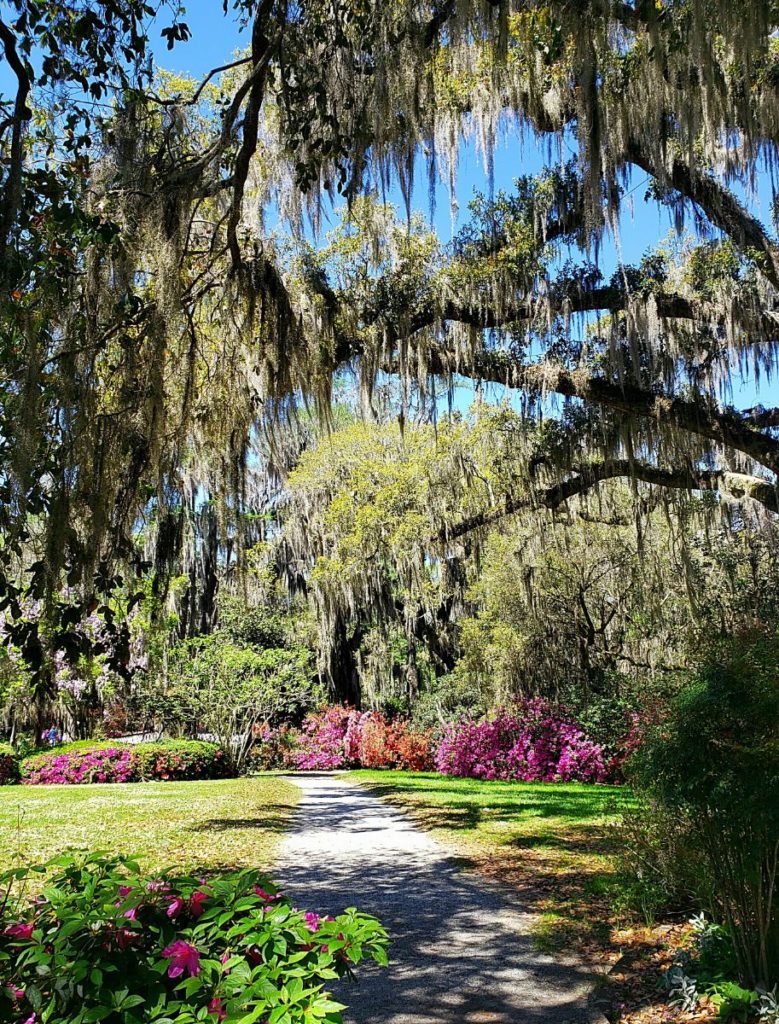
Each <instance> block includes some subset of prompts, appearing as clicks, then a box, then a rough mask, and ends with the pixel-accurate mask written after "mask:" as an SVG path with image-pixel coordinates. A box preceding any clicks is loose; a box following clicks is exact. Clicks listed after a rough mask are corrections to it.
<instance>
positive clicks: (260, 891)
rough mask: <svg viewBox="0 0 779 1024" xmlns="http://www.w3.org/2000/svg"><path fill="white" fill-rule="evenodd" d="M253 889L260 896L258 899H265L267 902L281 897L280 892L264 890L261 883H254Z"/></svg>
mask: <svg viewBox="0 0 779 1024" xmlns="http://www.w3.org/2000/svg"><path fill="white" fill-rule="evenodd" d="M254 891H255V893H256V894H257V895H258V896H259V897H260V899H263V900H265V901H266V902H267V903H272V902H273V901H274V900H278V899H281V895H282V894H281V893H280V892H277V893H272V892H265V890H264V889H263V888H262V886H261V885H255V887H254Z"/></svg>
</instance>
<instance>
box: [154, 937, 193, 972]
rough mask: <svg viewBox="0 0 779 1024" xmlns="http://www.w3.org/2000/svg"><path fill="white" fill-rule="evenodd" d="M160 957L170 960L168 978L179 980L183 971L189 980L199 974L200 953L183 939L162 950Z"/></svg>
mask: <svg viewBox="0 0 779 1024" xmlns="http://www.w3.org/2000/svg"><path fill="white" fill-rule="evenodd" d="M162 955H163V956H164V957H167V958H168V959H169V960H170V967H168V977H169V978H180V977H181V975H182V974H183V973H184V971H187V973H188V974H189V976H190V978H194V976H195V975H196V974H200V953H198V951H197V950H196V949H195V947H194V946H192V945H190V944H189V943H188V942H184V940H183V939H176V941H175V942H171V944H170V945H169V946H166V947H165V949H163V951H162Z"/></svg>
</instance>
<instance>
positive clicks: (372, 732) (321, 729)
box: [292, 705, 432, 771]
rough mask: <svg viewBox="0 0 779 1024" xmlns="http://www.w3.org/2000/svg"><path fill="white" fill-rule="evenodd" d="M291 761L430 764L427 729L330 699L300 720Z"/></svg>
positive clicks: (307, 766)
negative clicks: (326, 704)
mask: <svg viewBox="0 0 779 1024" xmlns="http://www.w3.org/2000/svg"><path fill="white" fill-rule="evenodd" d="M292 763H293V764H294V765H295V767H297V768H300V769H302V770H303V771H312V770H317V769H318V770H320V771H321V770H327V769H333V768H345V767H351V768H404V769H408V770H413V771H422V770H424V769H425V768H430V767H432V750H431V738H430V735H429V733H426V732H420V731H419V730H417V729H414V728H413V727H412V726H411V725H410V723H409V722H407V721H406V720H404V719H394V720H393V721H388V720H387V719H386V718H385V717H384V716H383V715H381V714H379V713H378V712H376V711H356V710H354V709H350V708H346V707H340V706H338V705H334V706H332V707H328V708H325V709H324V710H322V711H318V712H316V713H313V714H309V715H308V716H307V717H306V719H305V721H304V722H303V727H302V730H301V733H300V737H299V741H298V749H297V750H296V751H295V753H294V754H293V755H292Z"/></svg>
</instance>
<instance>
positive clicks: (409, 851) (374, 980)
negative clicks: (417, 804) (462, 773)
mask: <svg viewBox="0 0 779 1024" xmlns="http://www.w3.org/2000/svg"><path fill="white" fill-rule="evenodd" d="M290 781H291V782H294V783H295V785H297V786H299V787H300V788H301V789H302V790H303V798H302V800H301V803H300V805H299V807H298V810H297V812H296V816H295V819H294V822H293V826H292V830H291V832H289V833H288V834H287V836H286V838H285V840H284V842H283V845H282V849H281V852H280V857H279V860H278V861H277V864H276V870H275V875H276V877H277V879H278V880H279V882H280V883H281V884H282V885H283V886H284V887H285V888H287V889H288V891H289V892H292V893H294V894H295V900H296V901H297V902H299V903H300V905H301V906H307V907H310V908H312V909H314V910H317V911H319V912H321V913H338V912H340V911H341V910H343V909H344V908H345V907H350V906H356V907H358V909H360V910H362V911H365V912H366V913H372V914H375V915H376V916H377V917H378V918H379V919H380V920H381V922H382V923H383V924H384V926H385V927H386V928H387V930H388V931H389V933H390V936H391V937H392V940H393V944H392V947H391V949H390V967H389V969H388V970H387V969H384V970H380V969H374V968H372V967H371V968H366V967H364V966H363V965H361V966H360V968H359V976H358V980H357V982H356V983H353V984H352V983H348V984H347V983H344V984H342V985H341V986H339V987H337V988H336V990H335V995H336V998H341V999H342V1001H343V1002H345V1003H348V1004H349V1010H348V1011H347V1012H346V1013H345V1015H344V1019H345V1020H346V1021H349V1022H350V1024H411V1022H414V1024H472V1022H473V1024H476V1022H481V1021H484V1022H487V1021H490V1022H495V1024H508V1022H511V1024H536V1022H537V1024H541V1022H543V1024H585V1022H587V1021H589V1020H591V1014H590V1013H589V1012H588V1009H587V996H588V993H589V991H590V989H591V987H592V974H591V973H589V972H588V971H586V970H585V968H584V967H583V966H582V965H581V964H578V963H576V962H573V961H561V960H559V959H555V958H552V957H550V956H547V955H545V954H543V953H539V952H538V951H537V950H535V949H534V948H533V944H532V941H531V939H530V937H529V934H528V929H529V924H530V922H531V920H532V917H531V915H529V914H527V913H523V911H522V908H521V906H519V905H518V904H517V902H516V901H515V900H514V899H513V898H512V896H511V894H510V893H509V892H508V891H507V890H505V889H504V888H502V887H500V886H498V885H495V884H494V883H491V882H489V881H488V880H486V879H483V878H481V877H479V876H477V875H473V874H467V873H464V872H462V871H460V870H458V868H457V866H456V865H455V863H454V862H453V861H452V860H451V859H450V858H449V857H448V856H447V853H446V851H445V850H444V849H443V847H442V846H441V845H440V844H439V843H438V842H436V840H435V839H433V838H432V837H431V836H430V835H428V834H427V833H425V832H422V831H421V830H420V829H419V828H417V827H416V826H415V825H414V823H413V822H412V821H411V820H410V819H409V818H408V817H406V815H404V814H403V813H401V812H400V811H398V810H395V809H394V808H393V807H390V806H388V805H387V804H385V803H384V802H383V801H381V800H380V799H379V798H378V797H375V796H373V795H372V794H370V793H368V792H367V791H365V790H363V789H360V788H359V787H358V786H355V785H351V784H350V783H347V782H344V781H343V780H342V779H340V778H338V777H337V776H321V775H320V776H315V775H307V776H294V777H291V778H290Z"/></svg>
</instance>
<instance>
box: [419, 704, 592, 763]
mask: <svg viewBox="0 0 779 1024" xmlns="http://www.w3.org/2000/svg"><path fill="white" fill-rule="evenodd" d="M435 766H436V769H437V770H438V771H439V772H442V773H443V774H445V775H458V776H466V777H469V778H476V779H512V780H516V781H521V782H572V781H577V782H604V781H606V778H607V771H606V765H605V763H604V754H603V748H602V747H601V746H600V745H599V744H597V743H593V742H592V741H591V740H589V739H587V737H586V736H585V734H584V733H583V732H582V730H581V729H580V728H579V726H577V725H575V724H574V723H572V722H570V721H568V720H566V719H565V718H563V717H561V716H560V715H558V714H557V713H555V712H554V711H553V710H552V708H551V706H550V705H549V704H548V703H547V702H546V701H544V700H541V699H534V700H525V701H522V702H520V703H519V704H518V705H517V707H516V710H515V713H514V714H509V713H508V712H506V711H501V712H499V713H498V714H497V715H496V717H495V718H493V719H489V720H487V721H483V722H469V721H466V720H463V721H460V722H458V723H455V724H453V725H450V726H448V727H447V728H446V730H445V732H444V735H443V736H442V738H441V740H440V742H439V745H438V749H437V751H436V757H435Z"/></svg>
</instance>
